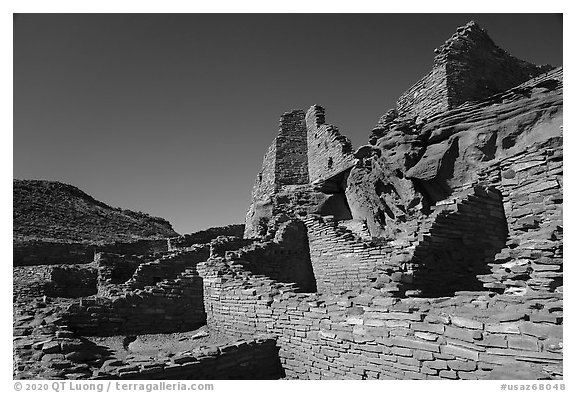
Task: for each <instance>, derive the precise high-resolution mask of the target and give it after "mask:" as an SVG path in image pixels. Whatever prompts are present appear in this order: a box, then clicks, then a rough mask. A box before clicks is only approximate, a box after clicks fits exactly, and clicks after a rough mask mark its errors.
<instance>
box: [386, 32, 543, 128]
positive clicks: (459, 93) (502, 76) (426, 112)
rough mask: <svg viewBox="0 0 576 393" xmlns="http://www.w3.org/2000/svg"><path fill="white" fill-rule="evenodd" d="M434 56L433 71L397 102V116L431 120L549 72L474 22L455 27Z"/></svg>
mask: <svg viewBox="0 0 576 393" xmlns="http://www.w3.org/2000/svg"><path fill="white" fill-rule="evenodd" d="M435 53H436V56H435V58H434V67H433V69H432V71H431V72H430V73H428V75H426V76H425V77H424V78H422V79H421V80H419V81H418V82H417V83H416V84H414V85H413V86H412V87H411V88H410V89H408V90H407V91H406V92H405V93H404V94H403V95H402V96H401V97H400V98H399V99H398V101H397V104H396V106H397V108H396V109H397V111H398V114H399V115H400V117H416V116H420V117H422V118H430V117H431V116H433V115H435V114H438V113H441V112H444V111H446V110H448V109H453V108H455V107H457V106H459V105H461V104H463V103H464V102H466V101H477V100H480V99H484V98H487V97H489V96H491V95H493V94H497V93H500V92H503V91H506V90H508V89H511V88H513V87H515V86H518V85H520V84H521V83H523V82H525V81H527V80H529V79H530V78H533V77H535V76H537V75H539V74H541V73H543V72H545V71H549V70H551V69H552V67H551V66H536V65H534V64H530V63H528V62H525V61H522V60H519V59H517V58H515V57H513V56H511V55H510V54H508V53H507V52H506V51H504V50H502V49H501V48H499V47H498V46H496V45H495V44H494V42H493V41H492V39H491V38H490V37H489V36H488V35H487V34H486V32H485V31H484V30H482V29H481V28H480V26H478V25H477V24H476V23H474V22H470V23H468V24H467V25H465V26H462V27H460V28H458V30H457V32H456V33H454V34H453V35H452V37H450V38H449V39H448V40H447V41H446V42H445V43H444V44H443V45H441V46H440V47H439V48H438V49H436V50H435Z"/></svg>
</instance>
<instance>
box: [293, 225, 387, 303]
mask: <svg viewBox="0 0 576 393" xmlns="http://www.w3.org/2000/svg"><path fill="white" fill-rule="evenodd" d="M304 222H305V224H306V228H307V230H308V239H309V246H310V260H311V262H312V268H313V270H314V276H315V278H316V285H317V288H318V292H326V293H334V292H340V291H343V290H349V289H360V288H362V287H365V286H367V285H369V284H370V279H369V277H370V276H371V273H372V272H373V270H374V267H375V266H376V264H377V263H378V262H379V261H380V260H381V259H382V258H383V257H384V256H385V255H386V254H387V251H386V249H385V248H383V247H380V246H375V245H372V244H370V243H369V242H364V241H361V240H359V239H357V237H356V236H354V234H353V233H352V232H351V231H349V230H347V229H346V228H342V227H339V226H338V225H337V222H336V221H335V220H334V218H333V217H331V216H323V217H322V216H319V215H308V216H306V217H305V218H304Z"/></svg>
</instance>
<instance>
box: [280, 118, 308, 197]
mask: <svg viewBox="0 0 576 393" xmlns="http://www.w3.org/2000/svg"><path fill="white" fill-rule="evenodd" d="M304 117H305V113H304V111H302V110H294V111H292V112H288V113H284V114H283V115H282V117H281V118H280V132H279V133H278V136H277V137H276V167H275V174H276V177H275V183H276V189H278V188H280V187H282V186H284V185H293V184H308V156H307V154H306V152H307V150H308V148H307V146H306V124H305V122H304Z"/></svg>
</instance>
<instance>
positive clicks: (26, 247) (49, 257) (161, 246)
mask: <svg viewBox="0 0 576 393" xmlns="http://www.w3.org/2000/svg"><path fill="white" fill-rule="evenodd" d="M13 251H14V263H13V264H14V266H29V265H59V264H78V263H90V262H92V261H93V260H94V255H95V253H97V252H108V253H115V254H123V255H136V254H139V255H142V254H152V253H155V252H165V251H168V241H167V240H166V239H160V240H138V241H136V242H131V243H124V242H117V243H113V244H105V245H95V244H89V243H57V242H45V241H27V242H18V243H15V244H14V246H13Z"/></svg>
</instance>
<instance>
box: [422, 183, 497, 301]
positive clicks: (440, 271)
mask: <svg viewBox="0 0 576 393" xmlns="http://www.w3.org/2000/svg"><path fill="white" fill-rule="evenodd" d="M456 208H457V210H456V211H453V212H442V213H440V214H439V215H438V217H437V218H436V220H435V222H434V224H433V225H432V226H431V228H430V230H429V232H428V233H427V234H425V235H424V238H423V240H422V241H421V242H420V243H419V244H418V245H417V246H416V249H415V251H414V257H413V259H412V262H413V263H415V268H414V278H413V285H414V287H415V288H416V290H417V291H419V292H420V295H422V296H425V297H441V296H454V293H455V292H456V291H477V290H486V288H484V287H483V283H482V282H481V281H480V280H479V279H478V277H477V276H478V275H485V274H490V267H489V265H488V263H490V262H493V261H494V257H495V255H496V254H497V253H498V252H499V251H500V250H502V249H503V248H504V247H505V245H506V239H507V236H508V226H507V222H506V216H505V214H504V206H503V204H502V194H501V193H500V192H499V191H498V190H496V189H495V188H488V189H483V188H480V187H476V188H475V189H474V193H473V194H472V195H468V196H467V197H466V198H465V199H464V200H462V201H460V202H459V203H458V204H457V205H456Z"/></svg>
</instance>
